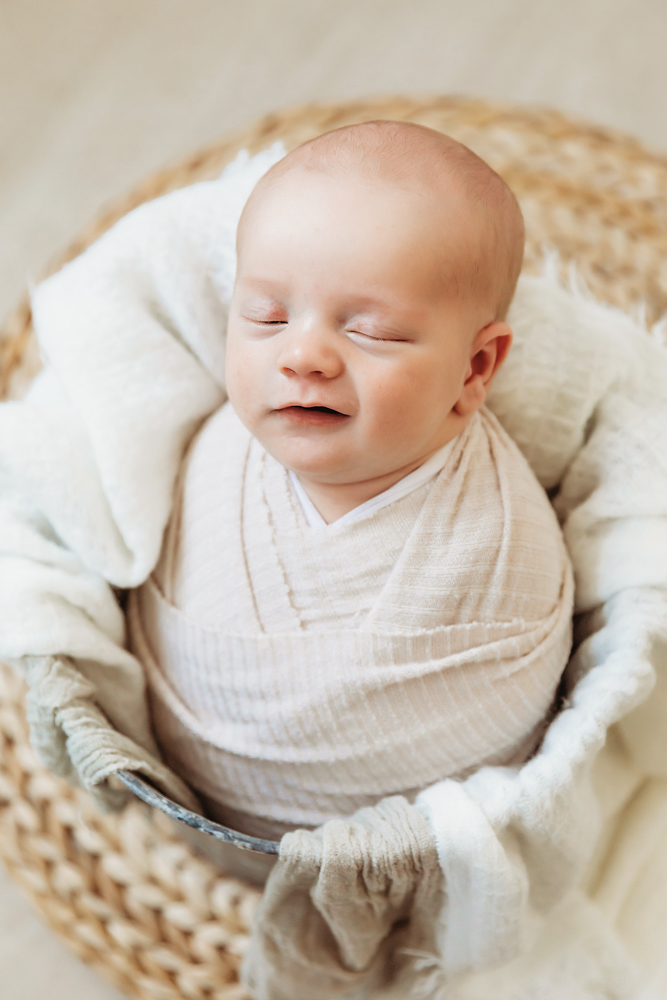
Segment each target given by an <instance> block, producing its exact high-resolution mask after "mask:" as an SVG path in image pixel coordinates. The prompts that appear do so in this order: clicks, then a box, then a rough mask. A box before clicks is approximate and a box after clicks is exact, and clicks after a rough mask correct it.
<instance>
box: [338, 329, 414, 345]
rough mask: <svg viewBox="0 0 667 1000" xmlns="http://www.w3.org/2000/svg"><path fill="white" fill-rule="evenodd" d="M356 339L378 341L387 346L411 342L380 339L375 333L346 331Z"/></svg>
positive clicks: (397, 339)
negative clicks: (362, 338)
mask: <svg viewBox="0 0 667 1000" xmlns="http://www.w3.org/2000/svg"><path fill="white" fill-rule="evenodd" d="M347 332H348V333H353V334H354V335H355V336H356V337H364V338H365V339H366V340H376V341H377V340H379V341H382V343H387V344H410V343H412V341H411V340H410V339H409V338H408V337H382V336H380V335H379V334H377V333H364V332H363V331H362V330H348V331H347Z"/></svg>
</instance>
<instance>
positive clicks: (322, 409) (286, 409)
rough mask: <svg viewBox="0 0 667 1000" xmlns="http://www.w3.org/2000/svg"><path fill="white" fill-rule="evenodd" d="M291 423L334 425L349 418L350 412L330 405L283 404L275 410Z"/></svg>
mask: <svg viewBox="0 0 667 1000" xmlns="http://www.w3.org/2000/svg"><path fill="white" fill-rule="evenodd" d="M275 412H276V413H277V414H278V415H279V416H281V417H283V418H284V419H286V420H289V421H290V423H295V424H305V425H309V426H311V427H333V426H336V425H338V424H341V423H343V422H344V421H345V420H348V419H349V414H347V413H341V412H340V410H334V409H332V408H331V407H330V406H299V405H297V404H294V405H293V406H282V407H280V409H278V410H276V411H275Z"/></svg>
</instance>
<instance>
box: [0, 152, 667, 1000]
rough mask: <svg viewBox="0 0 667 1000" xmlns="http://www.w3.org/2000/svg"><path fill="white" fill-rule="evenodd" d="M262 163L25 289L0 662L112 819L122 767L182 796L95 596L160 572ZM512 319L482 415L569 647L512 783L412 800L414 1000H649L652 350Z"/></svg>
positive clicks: (656, 457) (613, 324)
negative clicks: (546, 713) (437, 899)
mask: <svg viewBox="0 0 667 1000" xmlns="http://www.w3.org/2000/svg"><path fill="white" fill-rule="evenodd" d="M279 155H280V150H272V151H270V152H269V153H267V154H262V155H261V156H260V157H257V158H255V159H254V160H252V161H250V162H248V161H247V158H246V159H245V160H244V159H243V158H240V160H239V161H237V163H236V164H235V165H234V166H233V167H232V168H231V169H230V170H229V171H227V172H226V174H225V175H224V176H223V178H222V179H221V180H220V181H217V182H213V183H210V184H200V185H197V186H194V187H192V188H189V189H187V190H184V191H181V192H177V193H175V194H172V195H169V196H168V197H166V198H164V199H161V200H159V201H156V202H153V203H150V204H148V205H145V206H143V207H142V208H140V209H138V210H137V211H136V212H134V213H132V214H131V215H130V216H128V217H127V218H126V219H124V220H123V221H122V222H121V223H120V224H119V225H118V226H116V227H115V228H114V229H113V230H112V231H111V232H110V233H109V234H107V235H106V236H104V237H103V238H102V239H101V240H100V241H99V242H98V243H97V244H96V245H95V246H94V247H93V248H92V249H91V250H90V251H88V252H86V253H85V254H84V255H83V256H82V257H81V258H79V259H78V260H77V261H75V262H74V263H72V264H70V265H69V266H68V267H66V268H65V269H64V270H63V271H62V272H60V274H58V275H56V276H55V277H54V278H52V279H50V280H49V281H47V282H45V283H44V284H43V285H42V286H40V287H39V288H38V289H37V292H36V293H35V297H34V312H35V321H36V328H37V332H38V336H39V341H40V348H41V351H42V355H43V357H44V360H45V362H46V368H45V371H44V372H43V373H42V374H41V375H40V376H39V377H38V378H37V379H36V381H35V383H34V384H33V386H32V388H31V390H30V392H29V394H28V396H27V398H26V399H25V400H24V401H22V402H18V403H7V404H3V406H2V407H1V408H0V497H1V500H0V549H1V553H0V654H1V655H2V656H3V658H6V659H10V660H12V661H15V662H17V663H18V664H19V665H20V666H21V667H22V668H23V669H24V672H25V673H26V676H27V677H28V681H29V684H30V687H31V699H30V713H31V721H32V726H33V735H34V740H35V743H36V745H37V747H38V748H39V750H40V752H41V754H42V756H43V758H44V759H45V760H47V762H48V763H49V764H50V765H51V766H52V767H53V768H54V769H56V770H58V771H59V772H60V773H65V774H69V776H70V777H73V776H74V775H75V773H76V774H78V775H79V778H80V780H82V781H83V782H84V783H85V784H86V785H87V786H88V787H91V788H92V787H95V786H98V787H99V788H101V789H102V791H101V793H100V794H102V795H104V796H106V797H107V799H108V798H109V793H108V792H107V791H105V790H104V787H103V785H100V783H101V782H103V781H104V779H105V778H106V777H107V776H108V775H109V774H111V773H113V772H114V771H116V770H118V769H119V768H121V767H126V766H134V767H136V768H138V769H142V770H143V771H144V772H145V773H147V774H150V775H151V776H152V777H153V778H154V779H155V780H158V781H160V782H161V783H162V785H163V787H165V788H166V789H167V790H168V791H169V792H170V793H171V794H172V795H174V796H176V797H180V798H181V800H182V801H184V802H188V801H190V802H191V801H192V799H191V798H188V792H187V790H186V789H185V788H184V787H183V786H182V785H181V784H179V782H178V781H177V779H175V777H174V776H173V775H170V774H169V773H168V772H167V771H166V770H165V769H161V767H160V765H159V763H158V762H157V761H156V760H155V759H154V758H151V757H150V756H149V754H148V753H147V752H146V751H153V750H154V746H153V742H152V737H151V735H150V730H149V724H148V717H147V711H146V705H145V700H144V681H143V676H142V673H141V670H140V667H139V665H138V663H137V661H136V660H135V659H134V657H132V656H131V655H130V654H129V653H128V652H127V651H125V650H124V648H123V642H124V619H123V615H122V613H121V610H120V608H119V606H118V603H117V600H116V598H115V595H114V591H113V589H112V588H113V587H117V588H131V587H136V586H138V585H139V584H141V583H142V582H143V581H144V580H145V579H146V578H147V576H148V575H149V573H150V572H151V570H152V569H153V568H154V566H155V563H156V561H157V558H158V555H159V552H160V547H161V539H162V534H163V531H164V527H165V525H166V523H167V520H168V517H169V511H170V506H171V498H172V490H173V485H174V481H175V477H176V474H177V470H178V467H179V463H180V460H181V457H182V454H183V451H184V448H185V446H186V444H187V441H188V440H189V438H190V437H191V436H192V434H193V432H194V430H195V429H196V428H197V427H198V425H199V424H200V422H201V421H202V420H203V419H204V417H205V416H206V415H207V414H209V413H211V412H212V411H213V410H215V409H216V408H218V407H219V406H220V405H221V403H222V402H223V400H224V351H223V333H224V328H225V316H226V303H227V302H228V301H229V296H230V292H231V286H232V281H233V273H234V251H233V246H234V233H235V227H236V223H237V220H238V217H239V214H240V211H241V208H242V205H243V203H244V200H245V198H246V197H247V195H248V193H249V191H250V190H251V188H252V186H253V184H254V183H255V181H256V179H257V177H258V176H259V175H260V174H261V173H262V172H263V171H264V170H265V169H266V168H267V167H268V165H269V164H270V163H271V162H273V161H274V160H275V159H276V158H277V157H278V156H279ZM510 321H511V323H512V325H513V327H514V331H515V336H516V341H515V346H514V348H513V350H512V352H511V354H510V357H509V359H508V361H507V363H506V364H505V366H504V368H503V369H502V371H501V373H500V375H499V377H498V379H497V382H496V385H495V387H494V391H493V394H492V398H491V400H490V406H491V408H492V409H493V410H494V412H495V413H496V415H497V416H498V417H499V419H500V421H501V423H503V425H504V426H505V428H506V430H508V431H509V433H510V434H511V435H512V437H513V438H514V439H515V441H516V442H517V443H518V444H519V446H520V447H521V449H522V451H523V452H524V454H525V455H526V457H527V458H528V460H529V462H530V464H531V465H532V467H533V469H534V471H535V472H536V474H537V476H538V478H539V479H540V481H541V482H542V484H543V485H544V486H546V487H547V488H556V487H558V492H557V496H556V499H555V506H556V509H557V511H558V513H559V516H560V518H561V520H562V523H563V526H564V532H565V538H566V541H567V544H568V547H569V551H570V555H571V558H572V562H573V565H574V569H575V575H576V584H577V592H576V610H577V612H578V613H579V618H578V621H577V638H578V641H579V642H580V645H579V647H578V650H577V653H576V655H575V657H574V659H573V661H572V664H571V667H570V670H569V682H570V687H571V690H570V695H569V698H568V701H567V703H566V705H565V706H564V708H563V710H562V711H561V713H560V714H559V715H558V717H557V718H556V720H555V721H554V722H553V724H552V725H551V727H550V729H549V732H548V734H547V737H546V740H545V742H544V745H543V747H542V748H541V750H540V752H539V753H538V754H537V755H536V757H535V758H534V759H533V760H531V761H530V763H528V764H527V765H525V766H524V767H522V768H520V769H516V768H495V767H489V768H484V769H482V770H481V771H479V772H478V773H477V774H475V775H473V776H472V777H470V778H469V779H467V780H466V781H465V782H463V783H457V782H453V781H446V782H442V783H440V784H438V785H435V786H434V787H432V788H431V789H429V790H427V791H425V792H424V793H422V795H421V796H420V800H419V803H418V805H419V808H420V810H421V811H422V813H423V815H424V816H425V817H426V818H427V819H428V822H429V824H430V828H431V829H432V830H433V831H434V834H435V837H436V840H437V846H438V853H439V858H440V865H441V868H442V871H443V872H444V877H445V884H446V898H445V902H444V908H443V911H442V914H441V918H440V920H439V922H438V927H437V933H438V944H437V953H436V954H435V957H433V956H431V957H430V958H429V957H428V956H426V957H424V958H423V961H424V963H425V964H426V965H428V963H429V962H430V963H432V964H433V970H432V971H433V977H432V979H433V989H432V991H431V993H430V994H424V995H432V996H436V995H439V996H442V997H454V996H456V997H458V996H461V997H469V998H484V1000H501V998H502V1000H505V998H508V1000H509V998H511V1000H538V998H539V1000H544V998H548V1000H552V998H554V1000H555V998H559V1000H560V998H563V997H568V1000H569V998H572V1000H599V998H603V997H614V998H625V997H638V996H640V990H641V989H645V990H646V992H644V993H643V994H641V995H642V1000H644V998H646V1000H648V997H649V996H655V998H656V1000H657V998H658V997H660V996H664V995H665V993H667V988H666V987H665V985H664V982H662V981H661V980H660V976H661V975H662V973H661V971H660V969H659V968H658V965H659V958H660V951H661V941H662V940H664V935H665V932H666V931H667V906H666V905H665V896H666V895H667V884H666V883H667V878H666V877H665V875H664V872H665V871H667V857H666V856H665V853H664V848H662V846H661V845H662V843H663V842H664V841H665V840H666V839H667V838H666V837H665V836H664V834H665V833H666V832H667V809H666V808H665V801H667V792H665V787H666V786H667V780H666V779H667V753H666V751H665V744H664V735H663V734H664V725H665V719H666V718H667V677H666V676H665V673H666V672H667V656H666V655H665V653H666V650H667V624H666V623H667V599H666V593H667V591H666V587H667V390H666V386H667V354H666V352H665V350H664V348H663V347H662V346H661V345H660V344H659V343H658V342H657V340H656V339H654V338H651V337H650V336H649V335H647V333H646V332H645V331H644V330H643V329H641V328H640V327H638V326H637V325H636V324H635V323H634V322H633V321H632V320H630V319H629V318H628V317H626V316H623V315H621V314H619V313H617V312H615V311H613V310H610V309H607V308H604V307H602V306H600V305H597V304H595V303H593V302H590V301H586V300H585V299H584V298H582V297H578V296H575V295H573V294H571V293H568V292H566V291H564V290H563V289H561V288H559V287H558V286H557V284H556V283H555V282H554V281H552V280H550V279H548V278H544V279H536V278H523V279H522V280H521V282H520V285H519V289H518V292H517V295H516V299H515V302H514V305H513V307H512V311H511V315H510ZM68 658H70V659H68ZM656 673H657V677H658V683H657V687H656V689H655V690H654V692H653V694H652V695H651V697H650V698H649V699H648V700H647V701H645V702H644V699H646V698H647V695H648V694H649V692H650V690H651V687H652V686H653V685H654V683H655V679H656ZM642 703H643V704H642ZM106 719H109V720H111V722H112V724H113V726H114V727H115V729H113V728H111V729H110V728H109V727H108V725H107V722H106ZM618 720H621V721H620V722H618ZM615 723H617V724H616V725H614V724H615ZM610 727H613V728H612V729H611V730H610ZM117 731H120V732H121V733H124V734H125V737H124V738H123V739H119V738H118V736H117ZM608 733H610V735H609V738H608V740H607V744H608V745H607V748H606V749H605V752H604V753H603V754H599V751H600V749H601V748H602V747H603V745H604V743H605V739H606V738H607V734H608ZM140 747H141V748H144V749H143V751H142V750H141V749H140ZM594 765H595V766H594ZM647 779H648V780H647ZM601 829H602V832H603V834H604V835H603V837H602V839H600V831H601ZM611 833H613V841H610V839H609V835H610V834H611ZM596 842H597V844H598V853H597V860H594V861H593V862H591V856H592V854H593V851H594V849H595V845H596ZM661 851H663V853H662V854H661V853H660V852H661ZM587 866H588V876H587V881H586V882H585V883H582V878H583V875H584V871H585V869H586V867H587ZM660 879H662V882H661V881H660ZM577 885H581V886H583V889H585V890H586V893H587V895H584V891H583V889H576V886H577ZM656 887H657V888H658V890H664V891H657V892H656V891H655V888H656ZM521 952H523V953H524V957H523V958H519V959H514V960H513V961H510V960H512V959H513V956H515V955H517V954H519V953H521ZM508 962H510V964H509V965H507V964H505V965H504V966H503V968H502V970H501V971H500V972H483V971H482V970H484V969H487V968H489V967H491V966H493V965H494V964H496V965H498V964H502V963H508ZM665 972H666V973H667V970H665ZM651 976H653V977H654V978H655V983H656V985H655V990H654V993H653V994H651V993H650V986H649V985H647V984H648V983H649V980H650V977H651ZM443 982H445V983H446V984H447V985H444V986H443V985H442V983H443ZM638 983H641V984H642V985H641V987H640V986H639V985H638ZM661 983H662V985H661ZM438 990H440V991H441V992H440V993H438V992H437V991H438Z"/></svg>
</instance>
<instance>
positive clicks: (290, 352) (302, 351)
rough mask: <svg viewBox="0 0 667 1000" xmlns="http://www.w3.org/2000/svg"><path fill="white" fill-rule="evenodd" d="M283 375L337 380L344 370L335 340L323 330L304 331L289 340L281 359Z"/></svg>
mask: <svg viewBox="0 0 667 1000" xmlns="http://www.w3.org/2000/svg"><path fill="white" fill-rule="evenodd" d="M280 370H281V372H282V374H283V375H287V376H290V375H298V376H300V377H301V378H307V377H308V376H311V375H319V376H321V377H322V378H335V377H336V376H337V375H340V373H341V372H342V370H343V359H342V358H341V356H340V353H339V351H338V350H337V347H336V344H335V338H334V337H333V336H332V335H331V334H328V333H327V332H326V331H322V330H314V329H312V328H311V329H309V330H304V331H301V332H299V333H297V334H296V335H295V336H293V337H291V338H290V339H289V342H288V343H287V344H286V345H285V350H284V351H283V353H282V356H281V358H280Z"/></svg>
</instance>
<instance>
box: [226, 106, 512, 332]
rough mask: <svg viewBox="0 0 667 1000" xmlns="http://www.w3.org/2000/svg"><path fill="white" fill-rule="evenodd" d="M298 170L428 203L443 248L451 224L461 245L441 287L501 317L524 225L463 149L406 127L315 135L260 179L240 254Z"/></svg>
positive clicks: (499, 183)
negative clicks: (268, 199) (258, 215)
mask: <svg viewBox="0 0 667 1000" xmlns="http://www.w3.org/2000/svg"><path fill="white" fill-rule="evenodd" d="M299 170H303V171H309V172H310V171H314V172H320V173H324V174H329V175H333V176H343V177H344V176H345V175H350V176H354V177H357V178H361V179H365V180H367V181H370V182H371V183H372V184H373V183H385V184H390V185H394V186H396V187H397V188H398V189H401V188H402V189H404V190H406V191H409V192H410V193H412V194H415V193H416V194H420V195H422V196H424V197H425V198H427V199H430V200H431V201H432V203H433V204H432V208H433V220H434V224H435V225H436V226H438V225H441V227H442V237H443V245H444V244H445V243H447V242H451V240H448V237H449V234H448V233H446V232H445V229H447V228H448V225H449V222H450V220H451V219H452V218H454V217H456V219H457V222H458V230H459V231H460V233H461V238H460V239H459V241H458V243H457V246H456V249H455V252H454V253H452V252H451V248H450V253H449V255H448V259H447V260H444V261H443V267H442V272H443V273H442V280H443V283H445V284H446V285H447V287H448V288H449V289H451V290H452V291H453V292H454V293H455V294H456V295H458V296H461V297H464V298H471V299H473V300H475V301H479V303H480V305H483V306H484V308H485V312H487V313H488V317H489V321H491V320H496V319H503V318H504V317H505V314H506V312H507V309H508V308H509V304H510V302H511V299H512V296H513V294H514V289H515V287H516V283H517V279H518V277H519V272H520V270H521V264H522V260H523V248H524V225H523V218H522V215H521V210H520V209H519V206H518V203H517V201H516V198H515V197H514V195H513V194H512V192H511V191H510V189H509V188H508V186H507V185H506V184H505V182H504V181H503V180H502V178H501V177H500V176H499V175H498V174H497V173H496V172H495V171H494V170H492V169H491V167H489V166H488V164H487V163H485V162H484V160H482V159H480V157H478V156H477V155H476V154H475V153H473V152H472V150H470V149H468V148H467V146H464V145H462V144H461V143H460V142H457V141H456V140H455V139H452V138H451V137H449V136H446V135H443V134H442V133H441V132H436V131H435V130H434V129H430V128H426V127H424V126H423V125H416V124H413V123H411V122H395V121H372V122H364V123H363V124H360V125H349V126H345V127H344V128H340V129H336V130H334V131H333V132H327V133H325V134H324V135H321V136H318V137H317V138H316V139H313V140H311V141H310V142H306V143H304V144H303V145H302V146H299V147H298V149H295V150H294V151H293V152H291V153H288V155H287V156H285V157H284V158H283V159H282V160H280V161H279V162H278V163H277V164H275V166H273V167H272V168H271V169H270V170H269V171H268V172H267V173H266V174H265V175H264V177H263V178H262V179H261V180H260V182H259V183H258V185H257V186H256V188H255V190H254V191H253V193H252V195H251V196H250V199H249V200H248V203H247V205H246V208H245V209H244V212H243V215H242V217H241V223H240V225H239V249H240V248H241V246H242V237H243V230H244V227H245V225H246V224H247V222H248V220H249V219H250V218H251V217H252V215H253V214H254V212H255V211H256V210H257V208H258V207H259V203H260V202H261V200H262V198H263V197H264V196H265V195H266V194H268V193H269V192H270V191H271V190H272V189H273V188H274V187H276V186H277V185H279V182H280V181H281V179H282V178H284V177H285V176H286V175H287V174H289V173H291V172H293V171H299ZM436 242H437V232H436Z"/></svg>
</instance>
